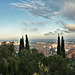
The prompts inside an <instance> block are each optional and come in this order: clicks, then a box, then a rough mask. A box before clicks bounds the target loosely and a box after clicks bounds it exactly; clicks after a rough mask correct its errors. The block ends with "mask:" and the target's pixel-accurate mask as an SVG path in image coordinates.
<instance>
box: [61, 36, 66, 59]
mask: <svg viewBox="0 0 75 75" xmlns="http://www.w3.org/2000/svg"><path fill="white" fill-rule="evenodd" d="M61 56H62V57H63V58H65V49H64V38H63V36H62V41H61Z"/></svg>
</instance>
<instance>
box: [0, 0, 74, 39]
mask: <svg viewBox="0 0 75 75" xmlns="http://www.w3.org/2000/svg"><path fill="white" fill-rule="evenodd" d="M58 33H60V35H63V36H64V37H65V38H67V39H68V38H71V39H74V38H75V0H0V40H7V39H19V38H20V37H21V36H22V35H23V36H24V35H25V34H28V36H29V38H30V39H56V38H57V34H58Z"/></svg>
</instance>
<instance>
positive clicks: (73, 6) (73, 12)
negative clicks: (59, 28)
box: [61, 0, 75, 21]
mask: <svg viewBox="0 0 75 75" xmlns="http://www.w3.org/2000/svg"><path fill="white" fill-rule="evenodd" d="M61 13H62V15H63V16H64V17H66V18H67V19H69V20H74V21H75V1H74V0H72V1H66V2H65V3H64V6H63V7H62V8H61Z"/></svg>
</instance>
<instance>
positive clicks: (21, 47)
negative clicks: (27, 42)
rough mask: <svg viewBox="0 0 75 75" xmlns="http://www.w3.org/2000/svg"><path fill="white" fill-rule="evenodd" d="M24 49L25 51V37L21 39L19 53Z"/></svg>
mask: <svg viewBox="0 0 75 75" xmlns="http://www.w3.org/2000/svg"><path fill="white" fill-rule="evenodd" d="M22 49H24V39H23V36H22V38H21V39H20V45H19V52H21V50H22Z"/></svg>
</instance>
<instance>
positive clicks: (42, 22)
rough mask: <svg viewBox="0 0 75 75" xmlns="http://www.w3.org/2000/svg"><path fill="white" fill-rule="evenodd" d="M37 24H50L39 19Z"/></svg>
mask: <svg viewBox="0 0 75 75" xmlns="http://www.w3.org/2000/svg"><path fill="white" fill-rule="evenodd" d="M36 24H37V25H46V24H48V22H47V21H38V22H37V23H36Z"/></svg>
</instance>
